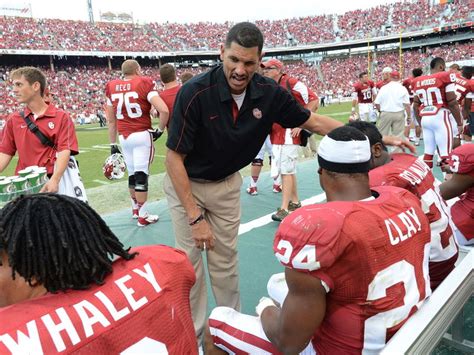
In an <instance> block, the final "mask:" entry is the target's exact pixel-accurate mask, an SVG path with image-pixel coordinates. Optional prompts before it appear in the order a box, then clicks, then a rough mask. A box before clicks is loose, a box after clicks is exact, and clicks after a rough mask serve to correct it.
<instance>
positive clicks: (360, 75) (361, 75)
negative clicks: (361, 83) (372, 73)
mask: <svg viewBox="0 0 474 355" xmlns="http://www.w3.org/2000/svg"><path fill="white" fill-rule="evenodd" d="M364 75H368V74H367V72H366V71H363V72H362V73H360V74H359V79H362V77H363V76H364Z"/></svg>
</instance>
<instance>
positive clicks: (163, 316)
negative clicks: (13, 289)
mask: <svg viewBox="0 0 474 355" xmlns="http://www.w3.org/2000/svg"><path fill="white" fill-rule="evenodd" d="M133 251H137V252H139V254H138V255H137V256H136V257H135V258H134V259H132V260H129V261H126V260H123V259H119V260H117V261H115V262H114V263H113V272H112V274H110V275H108V276H107V277H106V278H105V283H104V284H103V285H93V286H92V287H91V288H90V289H88V290H70V291H67V292H59V293H57V294H47V295H46V296H43V297H39V298H35V299H32V300H28V301H25V302H21V303H17V304H14V305H11V306H7V307H4V308H0V319H1V322H0V354H10V353H17V354H43V353H44V354H53V353H58V352H61V353H77V354H120V353H121V354H139V353H142V354H143V353H147V354H151V353H161V354H162V353H170V354H197V342H196V335H195V332H194V326H193V322H192V318H191V309H190V305H189V291H190V289H191V287H192V286H193V284H194V282H195V276H194V270H193V267H192V265H191V263H190V262H189V260H188V258H187V257H186V255H185V253H184V252H182V251H178V250H176V249H173V248H170V247H167V246H149V247H139V248H134V249H132V252H133Z"/></svg>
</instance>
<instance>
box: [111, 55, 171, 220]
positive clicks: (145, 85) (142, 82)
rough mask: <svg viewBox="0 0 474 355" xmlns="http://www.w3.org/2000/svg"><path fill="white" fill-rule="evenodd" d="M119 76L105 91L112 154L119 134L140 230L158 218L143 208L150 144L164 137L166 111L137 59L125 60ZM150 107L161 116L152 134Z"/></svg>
mask: <svg viewBox="0 0 474 355" xmlns="http://www.w3.org/2000/svg"><path fill="white" fill-rule="evenodd" d="M122 74H123V76H124V78H123V79H117V80H112V81H110V82H108V83H107V86H106V88H105V95H106V97H107V107H106V116H107V121H108V127H109V139H110V145H111V154H114V153H120V150H119V149H118V147H117V144H116V139H117V132H118V134H119V141H120V145H121V146H122V150H123V155H124V158H125V163H126V164H127V170H128V186H129V191H130V197H131V202H132V217H133V218H136V219H138V222H137V225H138V226H139V227H143V226H146V225H149V224H151V223H155V222H157V221H158V215H153V214H149V212H148V209H147V206H146V202H147V198H148V175H149V167H150V164H151V162H152V161H153V157H154V154H155V149H154V146H153V141H155V140H157V139H158V138H159V137H160V136H161V135H162V134H163V130H164V129H165V127H166V124H167V123H168V118H169V110H168V107H167V106H166V104H165V102H164V101H163V100H162V99H161V98H160V96H159V95H158V92H157V91H156V89H155V84H154V83H153V80H152V79H151V78H149V77H146V76H142V75H141V68H140V65H139V64H138V62H137V61H136V60H131V59H129V60H126V61H124V62H123V63H122ZM152 107H154V108H155V109H156V110H157V111H158V113H159V116H160V124H159V128H158V129H157V130H155V131H154V130H152V127H151V117H150V110H151V108H152Z"/></svg>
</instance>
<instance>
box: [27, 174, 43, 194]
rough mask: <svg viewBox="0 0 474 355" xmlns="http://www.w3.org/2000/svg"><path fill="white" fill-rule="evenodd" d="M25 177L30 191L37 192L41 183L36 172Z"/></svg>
mask: <svg viewBox="0 0 474 355" xmlns="http://www.w3.org/2000/svg"><path fill="white" fill-rule="evenodd" d="M26 178H27V179H28V184H29V185H30V188H31V193H37V192H39V190H41V186H42V184H41V183H40V176H39V174H38V173H31V174H30V175H27V176H26Z"/></svg>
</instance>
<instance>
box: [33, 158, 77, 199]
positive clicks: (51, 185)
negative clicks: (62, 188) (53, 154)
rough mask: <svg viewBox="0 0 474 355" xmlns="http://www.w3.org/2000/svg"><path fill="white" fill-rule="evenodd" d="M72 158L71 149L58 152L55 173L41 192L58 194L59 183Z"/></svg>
mask: <svg viewBox="0 0 474 355" xmlns="http://www.w3.org/2000/svg"><path fill="white" fill-rule="evenodd" d="M70 156H71V151H70V150H69V149H65V150H62V151H60V152H58V154H57V159H56V163H55V165H54V173H53V175H52V176H51V178H50V179H49V180H48V182H47V183H46V184H45V185H44V186H43V187H42V189H41V191H40V192H53V193H56V192H58V190H59V181H61V178H62V177H63V174H64V172H65V171H66V168H67V165H68V163H69V157H70Z"/></svg>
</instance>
